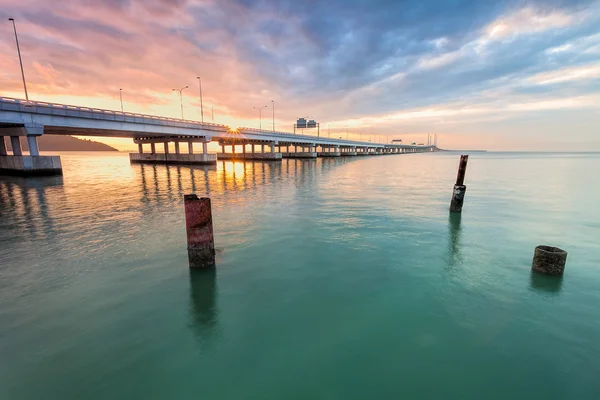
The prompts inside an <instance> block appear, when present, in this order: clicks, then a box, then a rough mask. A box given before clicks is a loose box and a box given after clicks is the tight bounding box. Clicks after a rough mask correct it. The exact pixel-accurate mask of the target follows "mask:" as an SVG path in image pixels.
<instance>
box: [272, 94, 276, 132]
mask: <svg viewBox="0 0 600 400" xmlns="http://www.w3.org/2000/svg"><path fill="white" fill-rule="evenodd" d="M271 103H273V132H275V100H271Z"/></svg>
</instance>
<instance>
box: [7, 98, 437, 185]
mask: <svg viewBox="0 0 600 400" xmlns="http://www.w3.org/2000/svg"><path fill="white" fill-rule="evenodd" d="M42 134H50V135H77V136H102V137H116V138H117V137H118V138H132V139H133V141H134V142H135V143H137V144H138V149H139V152H138V153H132V154H130V160H131V162H150V163H152V162H155V163H174V164H211V163H216V161H217V158H218V159H248V160H266V161H269V160H270V161H277V160H281V159H282V158H286V157H290V158H316V157H318V156H321V157H340V156H358V155H376V154H399V153H416V152H428V151H437V150H438V149H437V148H436V147H435V146H416V145H405V144H384V143H371V142H361V141H353V140H344V139H335V138H333V139H332V138H325V137H316V136H309V135H300V134H293V133H286V132H274V131H267V130H259V129H251V128H238V129H230V128H229V127H228V126H225V125H219V124H213V123H201V122H198V121H190V120H182V119H177V118H167V117H158V116H153V115H145V114H137V113H129V112H119V111H111V110H102V109H97V108H89V107H78V106H70V105H64V104H54V103H46V102H40V101H27V100H23V99H14V98H7V97H0V172H9V173H10V172H12V173H22V174H38V173H39V174H43V173H61V171H62V167H61V165H60V158H59V157H58V156H40V155H39V148H38V144H37V138H38V137H39V136H41V135H42ZM5 136H6V137H10V140H11V145H12V148H13V155H8V152H7V148H6V142H5V139H4V137H5ZM24 137H26V138H27V141H28V144H29V149H30V155H29V156H27V155H23V152H22V150H21V141H20V139H21V138H24ZM211 141H218V142H219V144H220V145H221V146H222V150H221V152H220V153H218V154H214V153H213V154H211V153H208V149H207V144H208V143H209V142H211ZM171 142H173V143H174V146H175V152H174V153H170V152H169V143H171ZM182 142H183V143H184V144H186V145H187V153H184V152H181V151H180V143H182ZM161 143H162V144H163V146H164V151H163V152H162V153H160V152H157V151H156V144H161ZM194 143H201V144H202V150H201V152H200V153H194ZM144 145H146V147H148V146H147V145H149V147H150V149H149V152H145V151H144ZM226 146H231V151H230V152H228V151H226ZM247 146H250V151H248V147H247ZM240 147H241V152H240V151H238V152H236V148H237V149H239V148H240ZM265 147H266V148H267V151H265ZM276 148H277V151H276Z"/></svg>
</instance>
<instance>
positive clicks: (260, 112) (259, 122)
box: [253, 106, 267, 129]
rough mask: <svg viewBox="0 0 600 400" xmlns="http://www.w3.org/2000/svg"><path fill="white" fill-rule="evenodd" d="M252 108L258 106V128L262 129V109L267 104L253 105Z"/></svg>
mask: <svg viewBox="0 0 600 400" xmlns="http://www.w3.org/2000/svg"><path fill="white" fill-rule="evenodd" d="M253 108H254V109H257V108H258V129H262V109H263V108H267V106H262V107H253Z"/></svg>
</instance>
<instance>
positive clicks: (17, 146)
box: [10, 136, 23, 156]
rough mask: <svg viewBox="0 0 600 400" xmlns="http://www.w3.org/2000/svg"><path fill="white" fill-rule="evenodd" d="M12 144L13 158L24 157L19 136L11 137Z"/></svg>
mask: <svg viewBox="0 0 600 400" xmlns="http://www.w3.org/2000/svg"><path fill="white" fill-rule="evenodd" d="M10 144H11V146H12V151H13V156H22V155H23V150H21V140H20V139H19V137H18V136H11V137H10Z"/></svg>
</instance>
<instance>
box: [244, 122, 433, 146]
mask: <svg viewBox="0 0 600 400" xmlns="http://www.w3.org/2000/svg"><path fill="white" fill-rule="evenodd" d="M237 130H238V131H248V132H252V133H256V134H263V135H273V136H277V137H285V138H286V139H287V138H289V139H293V138H303V139H305V140H310V141H313V142H314V143H319V144H320V143H323V144H326V143H327V142H333V143H337V144H342V145H347V146H361V147H364V146H374V147H389V148H405V149H414V148H427V147H432V146H419V145H412V144H395V143H392V144H389V143H374V142H361V141H357V140H347V139H331V138H326V137H322V136H312V135H304V134H300V133H291V132H278V131H267V130H263V129H256V128H245V127H244V128H237Z"/></svg>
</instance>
